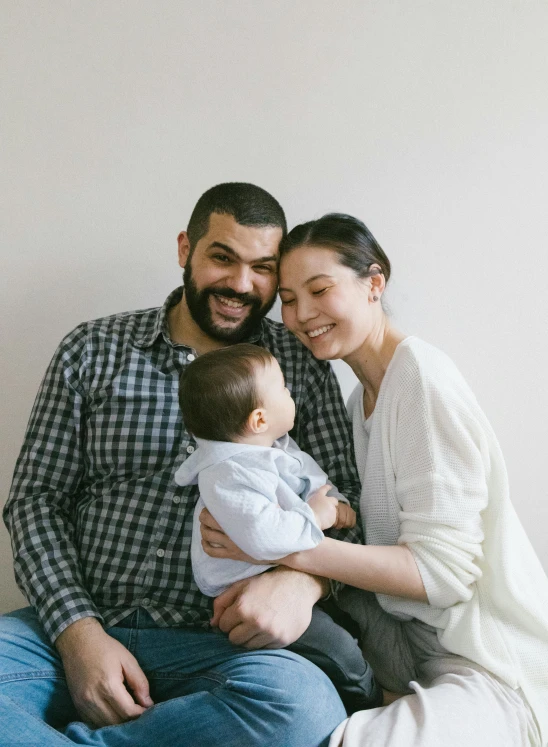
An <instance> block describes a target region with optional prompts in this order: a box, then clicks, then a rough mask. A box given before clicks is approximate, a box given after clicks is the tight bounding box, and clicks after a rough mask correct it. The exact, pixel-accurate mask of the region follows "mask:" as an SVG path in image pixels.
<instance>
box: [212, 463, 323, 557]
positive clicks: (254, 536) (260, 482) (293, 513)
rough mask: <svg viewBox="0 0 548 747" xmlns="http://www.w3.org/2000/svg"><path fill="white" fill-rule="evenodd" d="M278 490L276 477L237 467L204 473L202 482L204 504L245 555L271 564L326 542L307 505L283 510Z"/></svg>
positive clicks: (223, 466)
mask: <svg viewBox="0 0 548 747" xmlns="http://www.w3.org/2000/svg"><path fill="white" fill-rule="evenodd" d="M277 484H278V478H277V476H276V475H275V474H273V473H272V472H269V471H268V470H262V469H257V468H244V467H242V466H240V465H239V464H235V463H234V462H231V463H229V462H221V463H220V464H217V465H214V466H212V467H210V468H208V469H205V470H202V472H201V473H200V477H199V487H200V495H201V498H202V500H203V501H204V503H205V505H206V508H207V509H208V510H209V512H210V513H211V515H212V516H213V518H214V519H215V520H216V521H217V522H218V523H219V524H220V526H221V527H222V528H223V531H224V532H225V533H226V534H227V535H228V536H229V537H230V539H231V540H232V541H233V542H234V543H235V544H236V545H238V547H239V548H240V549H241V550H243V552H244V553H246V554H247V555H249V556H251V557H252V558H255V559H257V560H263V561H267V562H269V561H273V560H278V558H281V557H284V556H285V555H289V554H291V553H294V552H297V551H299V550H309V549H312V548H313V547H316V545H318V544H319V543H320V542H321V541H322V539H323V533H322V531H321V529H320V528H319V525H318V523H317V520H316V516H315V514H314V511H313V510H312V508H311V507H310V506H308V505H307V504H306V503H304V502H302V503H301V502H299V504H298V505H296V506H295V508H293V509H290V510H283V509H281V508H280V506H279V505H278V501H277V498H276V488H277ZM330 500H332V501H333V500H334V501H335V503H336V499H330Z"/></svg>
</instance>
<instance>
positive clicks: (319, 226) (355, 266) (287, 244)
mask: <svg viewBox="0 0 548 747" xmlns="http://www.w3.org/2000/svg"><path fill="white" fill-rule="evenodd" d="M299 246H322V247H325V248H326V249H331V250H332V251H334V252H336V254H337V255H338V257H339V262H340V263H341V265H344V266H345V267H350V269H351V270H354V272H355V273H356V275H357V276H358V277H359V278H369V277H371V276H372V275H378V274H379V271H378V270H377V269H375V268H373V269H371V265H379V267H380V268H381V272H382V274H383V275H384V279H385V281H386V282H388V280H389V278H390V260H389V259H388V257H387V256H386V254H385V253H384V252H383V250H382V249H381V247H380V246H379V244H378V243H377V240H376V239H375V237H374V236H373V234H372V233H371V231H370V230H369V229H368V228H367V226H366V225H365V223H362V221H361V220H358V219H357V218H353V217H352V216H351V215H345V214H344V213H328V214H327V215H324V216H323V217H322V218H318V220H311V221H309V222H308V223H301V225H300V226H295V228H293V229H292V230H291V231H290V232H289V233H288V234H287V236H286V237H285V238H284V239H282V243H281V245H280V255H281V256H282V257H283V256H284V254H289V252H291V251H293V249H296V248H297V247H299Z"/></svg>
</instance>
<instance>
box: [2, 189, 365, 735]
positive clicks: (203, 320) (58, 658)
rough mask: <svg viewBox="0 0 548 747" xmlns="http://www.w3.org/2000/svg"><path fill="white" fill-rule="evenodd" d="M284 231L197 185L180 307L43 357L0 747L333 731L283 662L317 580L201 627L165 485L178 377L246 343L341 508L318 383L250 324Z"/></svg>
mask: <svg viewBox="0 0 548 747" xmlns="http://www.w3.org/2000/svg"><path fill="white" fill-rule="evenodd" d="M285 231H286V223H285V217H284V213H283V210H282V209H281V207H280V205H279V204H278V203H277V202H276V200H275V199H274V198H273V197H272V196H271V195H269V194H268V193H267V192H265V191H264V190H262V189H260V188H259V187H255V186H253V185H249V184H240V183H233V184H221V185H218V186H217V187H213V188H212V189H211V190H209V191H208V192H206V193H205V194H204V195H202V197H201V198H200V200H199V201H198V203H197V205H196V207H195V209H194V211H193V213H192V216H191V218H190V221H189V224H188V230H187V231H186V232H182V233H181V234H180V235H179V237H178V246H179V264H180V265H181V267H183V268H184V292H183V289H182V288H179V289H177V290H175V291H174V292H173V293H172V294H171V295H170V296H169V297H168V299H167V300H166V302H165V304H164V306H163V307H162V308H160V309H149V310H146V311H140V312H133V313H127V314H118V315H115V316H112V317H107V318H105V319H99V320H96V321H94V322H89V323H85V324H82V325H79V327H77V328H76V329H75V330H74V331H73V332H72V333H70V334H69V335H68V336H67V337H66V338H65V339H64V340H63V341H62V343H61V345H60V347H59V348H58V350H57V353H56V354H55V356H54V358H53V360H52V362H51V364H50V367H49V369H48V371H47V373H46V376H45V379H44V381H43V383H42V387H41V390H40V392H39V395H38V397H37V400H36V402H35V405H34V409H33V413H32V415H31V419H30V422H29V426H28V429H27V435H26V439H25V443H24V445H23V448H22V451H21V454H20V457H19V460H18V462H17V466H16V470H15V475H14V481H13V486H12V491H11V494H10V498H9V501H8V503H7V504H6V507H5V510H4V518H5V521H6V524H7V526H8V529H9V531H10V532H11V535H12V543H13V548H14V558H15V561H14V562H15V573H16V578H17V581H18V583H19V586H20V587H21V589H22V590H23V591H24V593H25V594H26V596H27V598H28V600H29V602H30V604H31V605H32V607H33V609H30V608H28V609H26V610H21V611H17V612H14V613H11V614H9V615H6V616H4V617H2V618H0V646H1V648H0V652H1V653H0V715H2V716H3V720H2V723H3V724H8V726H7V732H6V726H4V727H3V728H4V731H3V735H2V737H3V738H4V739H5V738H7V736H8V737H10V738H12V739H13V741H17V740H18V741H21V739H23V741H25V739H26V741H28V742H30V743H33V744H34V743H35V744H41V745H49V744H66V742H67V738H68V739H69V740H72V741H74V742H78V743H80V744H100V745H118V744H146V745H152V744H153V745H155V746H157V745H164V744H166V745H172V744H174V743H177V742H178V741H180V743H181V744H185V745H192V747H195V746H196V745H201V744H204V745H205V744H208V745H215V744H219V745H220V744H222V745H223V746H224V747H227V745H238V747H241V746H242V745H251V744H260V745H288V747H289V746H291V747H299V746H300V745H314V744H320V743H322V742H323V740H325V739H326V738H327V736H328V734H329V733H330V731H331V730H332V729H333V728H334V727H335V726H336V725H337V723H338V722H339V721H341V720H342V719H343V718H344V716H345V713H344V710H343V708H342V705H341V703H340V700H339V699H338V696H337V695H336V692H335V690H334V689H333V687H332V685H331V683H330V682H329V680H328V679H327V678H326V677H325V676H324V675H323V673H322V672H320V670H318V669H317V668H315V667H314V666H313V665H312V664H310V663H309V662H307V661H305V660H304V659H301V658H300V657H299V656H297V655H296V654H294V653H293V652H291V651H288V650H282V649H281V647H282V646H287V645H289V644H291V643H292V642H294V641H295V640H296V639H297V638H298V637H299V636H300V635H301V634H302V633H303V631H304V630H305V629H306V628H307V626H308V624H309V622H310V617H311V609H312V606H313V605H314V604H315V602H316V601H318V599H320V598H321V597H322V596H324V595H325V594H326V593H327V592H328V587H327V586H326V582H325V580H324V579H317V578H313V577H310V576H307V575H305V574H300V573H296V572H294V571H291V570H288V569H283V568H280V569H276V570H274V571H271V572H269V573H266V574H262V575H261V576H257V577H254V578H252V579H247V580H246V581H244V582H239V583H238V584H235V585H234V586H233V587H231V588H230V589H228V590H227V591H226V592H225V593H224V594H222V595H221V596H220V597H218V598H217V600H215V604H214V606H213V610H212V607H211V600H210V599H209V598H207V597H204V596H203V595H202V594H201V593H200V592H199V590H198V589H197V587H196V585H195V584H194V582H193V579H192V574H191V564H190V555H189V549H190V539H191V531H192V515H193V508H194V505H195V503H196V500H197V494H196V489H195V488H193V487H179V486H177V485H176V484H175V482H174V480H173V474H174V471H175V469H176V467H177V466H179V465H180V463H181V462H182V461H183V460H184V459H185V458H186V457H187V456H188V454H190V453H192V451H193V450H194V444H193V439H192V437H191V436H190V434H189V433H187V432H186V431H185V430H184V428H183V424H182V421H181V418H180V415H179V408H178V400H177V388H178V378H179V374H180V371H181V369H182V368H184V366H186V365H187V364H188V362H189V361H191V360H193V359H194V358H195V357H196V355H200V354H202V353H205V352H207V351H209V350H213V349H215V348H218V347H223V346H226V345H228V344H232V343H235V342H239V341H242V340H246V341H248V342H253V343H256V344H258V345H263V346H264V347H267V348H268V349H269V350H271V351H272V353H273V354H274V355H275V356H276V357H277V358H278V360H279V362H280V364H281V366H282V369H283V372H284V375H285V378H286V381H287V384H288V387H289V388H290V390H291V391H292V395H293V397H294V398H295V400H296V404H297V418H296V425H295V429H294V431H293V432H292V435H294V437H295V439H296V441H297V442H298V443H299V445H300V446H301V448H303V449H304V450H306V451H308V452H310V454H311V455H312V456H313V457H314V458H315V459H316V460H317V461H318V462H319V463H320V464H321V465H322V467H323V468H324V469H325V471H326V472H327V473H328V474H329V476H330V478H331V480H332V481H333V483H334V484H336V485H337V487H338V488H339V490H340V491H341V492H342V493H343V494H345V495H347V496H348V498H349V499H350V500H351V502H352V503H353V504H354V506H356V503H357V497H358V494H359V485H358V481H357V475H356V471H355V466H354V463H353V459H352V456H351V451H352V449H351V444H350V433H349V427H348V423H347V420H346V413H345V411H344V408H343V405H342V402H341V397H340V391H339V389H338V385H337V383H336V381H335V378H334V375H333V373H332V372H331V370H330V368H329V365H328V364H326V363H320V362H318V361H315V360H314V359H313V358H312V356H311V355H310V353H309V352H308V351H307V350H306V349H305V348H304V347H303V346H301V345H300V344H299V343H298V342H297V341H296V340H295V339H294V338H293V337H291V336H290V335H289V333H288V332H287V331H286V330H285V329H284V328H283V327H282V325H281V324H278V323H276V322H273V321H271V320H267V319H265V318H264V316H265V314H266V313H267V312H268V311H269V309H270V308H271V306H272V304H273V302H274V298H275V293H276V285H277V257H278V245H279V243H280V240H281V239H282V237H283V235H284V233H285ZM343 444H346V446H344V448H341V445H343ZM345 539H350V540H352V541H356V540H357V534H356V533H355V532H354V533H352V532H347V533H346V536H345ZM212 612H213V618H212V619H211V615H212ZM210 619H211V622H212V625H213V626H214V627H213V629H212V628H211V626H210ZM52 644H53V645H52ZM265 649H268V650H265ZM154 704H155V705H154ZM4 713H6V715H4ZM7 713H10V716H9V718H8V716H7ZM82 720H83V721H84V722H85V723H82ZM69 721H71V722H73V723H71V724H69V725H68V726H67V723H68V722H69ZM113 725H117V726H116V728H115V729H114V728H112V726H113ZM51 727H54V729H57V730H58V731H54V730H52V728H51ZM90 727H92V728H90ZM61 731H62V734H61ZM6 734H7V736H6ZM15 737H17V739H15Z"/></svg>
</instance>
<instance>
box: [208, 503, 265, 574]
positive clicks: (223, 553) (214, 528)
mask: <svg viewBox="0 0 548 747" xmlns="http://www.w3.org/2000/svg"><path fill="white" fill-rule="evenodd" d="M200 533H201V535H202V547H203V548H204V552H205V553H206V555H209V557H210V558H223V559H227V560H242V561H243V562H244V563H253V564H254V565H271V562H270V561H264V560H257V559H256V558H252V557H251V555H247V554H246V553H245V552H243V550H240V548H239V547H238V545H236V544H235V543H234V542H233V541H232V540H231V539H230V537H229V536H228V535H227V534H225V533H224V532H223V530H222V528H221V526H220V524H218V523H217V522H216V521H215V519H214V518H213V516H212V515H211V514H210V513H209V511H208V510H207V508H204V509H203V510H202V511H201V513H200Z"/></svg>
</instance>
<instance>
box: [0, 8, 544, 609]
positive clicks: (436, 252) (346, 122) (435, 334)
mask: <svg viewBox="0 0 548 747" xmlns="http://www.w3.org/2000/svg"><path fill="white" fill-rule="evenodd" d="M0 11H1V16H2V17H1V22H0V29H1V31H0V34H1V36H2V38H1V40H0V42H1V48H2V50H3V52H2V58H1V61H0V64H1V67H2V93H1V99H0V116H1V121H2V130H3V135H2V142H3V145H2V165H1V173H2V181H3V185H2V187H3V204H2V223H3V227H2V249H1V251H2V256H1V258H2V272H1V275H0V276H1V283H2V286H1V299H0V301H1V304H2V308H1V309H0V313H1V319H2V341H1V344H2V356H1V365H2V371H1V376H2V378H1V384H0V386H1V398H0V408H1V412H0V422H1V446H0V452H1V469H0V480H1V486H0V487H1V491H0V495H1V498H0V503H3V501H4V500H5V498H6V497H7V492H8V489H9V483H10V479H11V474H12V471H13V467H14V463H15V459H16V456H17V453H18V450H19V448H20V445H21V442H22V438H23V433H24V429H25V425H26V422H27V418H28V415H29V412H30V408H31V406H32V402H33V399H34V396H35V393H36V390H37V387H38V385H39V382H40V380H41V378H42V375H43V373H44V370H45V368H46V365H47V363H48V361H49V359H50V358H51V356H52V354H53V351H54V349H55V347H56V345H57V343H58V342H59V340H60V339H61V338H62V337H63V335H64V334H65V333H66V332H68V331H69V330H70V329H71V328H73V327H74V326H75V325H76V324H77V323H78V322H80V321H83V320H86V319H90V318H94V317H98V316H102V315H106V314H112V313H115V312H117V311H125V310H129V309H135V308H145V307H148V306H157V305H159V304H161V303H162V302H163V300H164V298H165V297H166V296H167V294H168V293H169V291H170V290H171V289H172V288H173V287H175V286H176V285H178V284H179V283H180V271H179V268H178V266H177V260H176V243H175V239H176V236H177V233H178V232H179V231H180V230H181V229H184V228H186V222H187V220H188V217H189V214H190V211H191V209H192V207H193V205H194V203H195V202H196V200H197V198H198V197H199V195H200V194H201V193H202V192H203V191H204V190H205V189H207V188H208V187H210V186H212V185H213V184H216V183H218V182H222V181H252V182H255V183H258V184H260V185H261V186H263V187H265V188H267V189H268V190H270V191H271V192H272V193H273V194H274V195H275V196H276V197H277V198H278V199H279V200H280V202H281V203H282V204H283V205H284V206H285V208H286V209H287V214H288V219H289V222H290V224H291V225H294V224H295V223H296V222H301V221H303V220H308V219H310V218H313V217H318V216H320V215H321V214H322V213H324V212H325V211H328V210H342V211H346V212H349V213H354V214H356V215H358V216H360V217H361V218H362V219H363V220H365V222H366V223H367V224H368V226H369V227H370V229H371V230H372V231H373V233H374V234H375V235H376V237H377V239H378V240H379V242H380V244H381V245H382V246H383V248H384V249H385V250H386V252H387V254H388V255H389V257H390V258H391V260H392V263H393V268H394V275H393V281H392V282H391V284H390V286H389V290H388V293H387V296H386V299H387V301H388V303H389V305H390V308H391V313H392V316H393V320H394V323H395V325H396V326H398V327H400V328H401V329H402V330H404V331H406V332H408V333H414V334H417V335H419V336H421V337H423V338H425V339H426V340H428V341H430V342H432V343H434V344H435V345H438V346H439V347H442V348H443V349H444V350H445V351H447V352H448V353H449V355H451V356H452V357H453V358H454V360H455V361H456V362H457V364H458V366H459V367H460V369H461V370H462V371H463V373H464V375H465V376H466V377H467V379H468V380H469V382H470V384H471V386H472V388H473V389H474V391H475V392H476V394H477V396H478V399H479V401H480V403H481V404H482V405H483V407H484V409H485V411H486V412H487V415H488V416H489V418H490V419H491V421H492V423H493V426H494V428H495V431H496V432H497V434H498V436H499V439H500V441H501V444H502V448H503V451H504V453H505V456H506V459H507V465H508V470H509V474H510V482H511V487H512V494H513V500H514V503H515V506H516V509H517V512H518V514H519V516H520V517H521V519H522V521H523V523H524V525H525V527H526V529H527V531H528V533H529V536H530V537H531V540H532V542H533V544H534V546H535V548H536V550H537V552H538V554H539V555H540V557H541V560H542V562H543V564H544V567H545V568H548V543H547V542H546V527H547V522H548V500H547V499H548V488H547V479H546V464H547V461H548V457H547V450H546V447H547V444H548V438H547V436H548V426H547V416H548V395H547V387H546V375H547V370H548V355H547V334H546V323H547V321H548V314H547V312H546V304H547V300H548V294H547V292H546V286H547V283H548V260H547V237H548V188H547V174H548V145H547V141H548V53H547V50H548V4H547V3H546V2H544V1H540V0H539V1H536V0H493V1H491V0H459V1H458V2H455V0H432V2H424V1H421V0H415V2H408V0H378V1H376V2H374V1H373V0H341V1H340V2H337V3H335V2H331V1H329V2H328V1H327V0H301V1H300V2H299V0H277V1H276V2H265V1H262V2H257V1H256V0H235V1H234V2H226V0H200V2H190V1H187V2H184V1H183V0H154V2H144V1H142V0H126V1H124V0H116V2H105V1H103V0H93V1H91V0H78V2H76V3H75V2H72V0H70V1H69V0H42V1H41V2H36V0H31V1H27V2H24V1H21V2H7V1H6V0H3V1H2V2H0ZM336 370H337V371H338V372H339V373H340V375H341V380H342V383H343V389H344V392H345V394H348V393H349V391H350V390H351V388H352V386H353V383H354V380H353V378H352V375H351V374H350V372H349V369H347V368H346V367H345V364H343V363H339V364H337V366H336ZM0 563H1V570H2V572H1V573H0V611H4V612H5V611H8V610H10V609H13V608H14V607H17V606H20V605H21V604H22V601H23V600H22V597H21V596H20V595H19V593H18V591H17V590H16V587H15V583H14V581H13V575H12V569H11V552H10V548H9V540H8V537H7V533H6V532H5V530H4V528H3V527H2V529H1V530H0Z"/></svg>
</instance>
